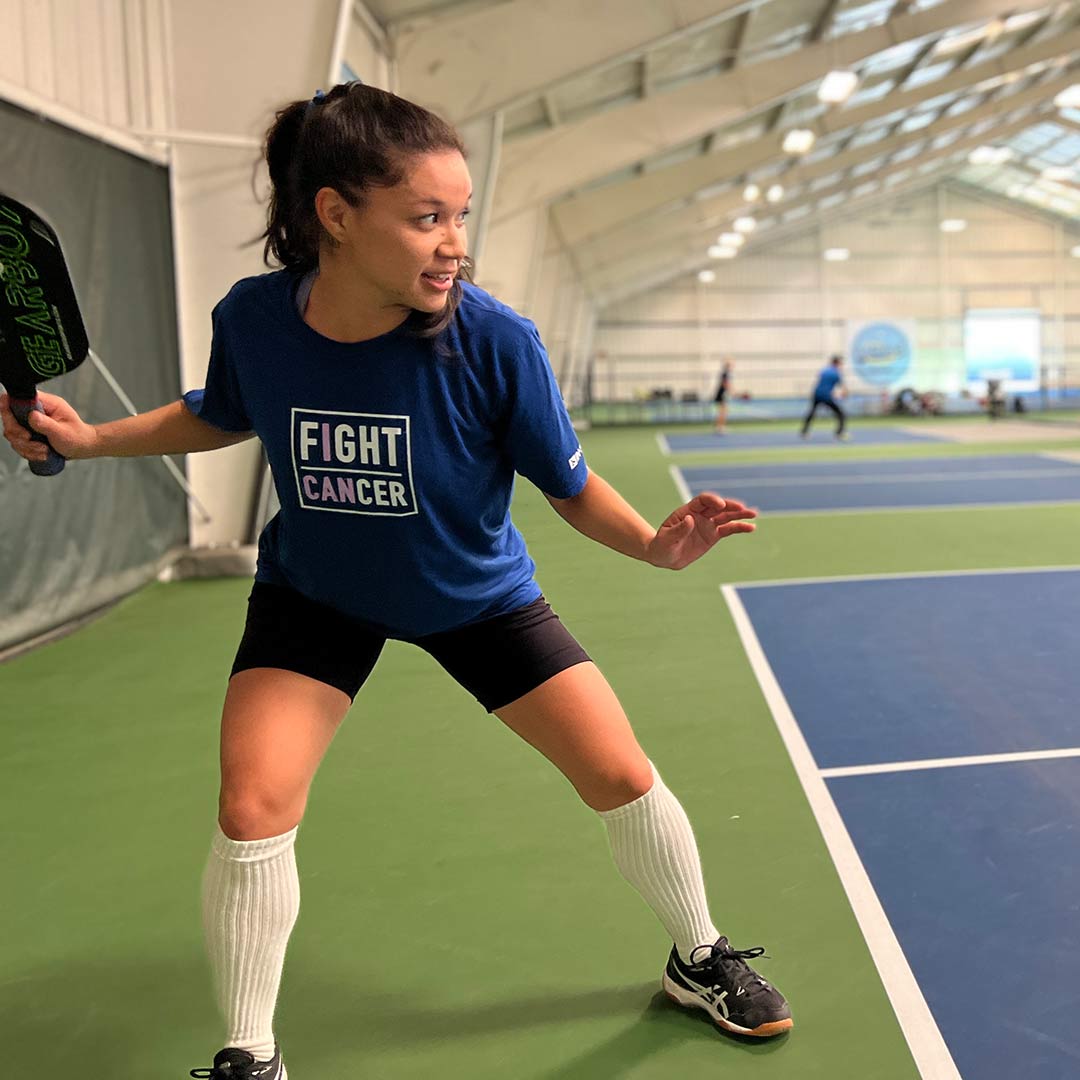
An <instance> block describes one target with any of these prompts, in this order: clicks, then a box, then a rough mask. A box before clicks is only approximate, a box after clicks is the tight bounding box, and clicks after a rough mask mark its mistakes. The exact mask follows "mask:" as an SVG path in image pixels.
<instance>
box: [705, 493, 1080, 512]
mask: <svg viewBox="0 0 1080 1080" xmlns="http://www.w3.org/2000/svg"><path fill="white" fill-rule="evenodd" d="M726 486H727V485H725V487H726ZM1078 502H1080V499H1057V500H1054V501H1052V502H999V503H936V504H934V503H931V504H925V505H923V504H919V503H911V504H910V505H907V504H905V505H903V506H845V507H832V506H826V507H822V508H821V509H820V510H817V509H815V510H762V511H761V514H762V516H763V517H768V518H778V517H841V516H844V515H849V514H906V513H908V512H910V511H916V512H918V513H926V512H928V511H935V512H936V511H944V512H946V513H950V514H951V513H953V511H955V510H1013V509H1015V510H1025V509H1031V508H1034V507H1047V506H1076V504H1077V503H1078Z"/></svg>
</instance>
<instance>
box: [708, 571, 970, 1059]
mask: <svg viewBox="0 0 1080 1080" xmlns="http://www.w3.org/2000/svg"><path fill="white" fill-rule="evenodd" d="M776 584H780V582H777V583H776ZM720 591H721V592H722V593H723V596H724V600H725V601H726V602H727V605H728V609H729V610H730V612H731V617H732V619H733V620H734V621H735V628H736V630H737V631H738V633H739V638H740V640H741V641H742V645H743V648H744V649H745V650H746V655H747V658H748V659H749V661H750V666H751V668H752V669H753V672H754V675H755V677H756V678H757V681H758V685H759V686H760V687H761V692H762V694H763V695H764V697H765V701H766V703H767V704H768V706H769V710H770V711H771V712H772V715H773V720H774V721H775V723H776V726H777V728H778V730H779V732H780V737H781V739H783V741H784V745H785V746H786V747H787V751H788V754H789V756H790V757H791V761H792V764H793V765H794V766H795V772H796V774H797V775H798V778H799V783H800V784H802V789H803V792H804V793H805V794H806V798H807V801H808V802H809V803H810V809H811V810H812V811H813V814H814V817H815V818H816V820H817V823H818V828H819V829H820V830H821V835H822V837H823V838H824V840H825V846H826V847H827V848H828V850H829V855H830V856H831V857H832V861H833V863H834V864H835V866H836V869H837V872H838V874H839V875H840V882H841V884H842V885H843V887H844V892H845V893H846V894H847V898H848V901H849V902H850V904H851V908H852V911H853V912H854V914H855V920H856V922H858V924H859V929H860V930H861V931H862V935H863V938H864V939H865V941H866V944H867V947H868V948H869V949H870V955H871V957H872V958H873V961H874V964H875V966H876V967H877V970H878V974H879V975H880V976H881V981H882V984H883V985H884V987H885V992H886V994H888V997H889V1001H890V1002H891V1004H892V1007H893V1011H894V1012H895V1013H896V1018H897V1020H898V1021H899V1024H900V1030H901V1031H902V1032H903V1033H904V1038H905V1039H906V1040H907V1044H908V1048H909V1049H910V1050H911V1055H912V1057H913V1058H914V1059H915V1065H916V1067H917V1068H918V1070H919V1073H920V1075H921V1076H922V1077H923V1080H962V1078H961V1076H960V1072H959V1070H958V1069H957V1068H956V1063H955V1062H954V1061H953V1059H952V1054H950V1053H949V1048H948V1047H947V1046H946V1045H945V1040H944V1038H942V1035H941V1031H940V1030H939V1029H938V1026H937V1023H936V1022H935V1020H934V1017H933V1015H932V1014H931V1012H930V1008H929V1006H928V1005H927V1004H926V999H925V998H924V997H923V994H922V991H921V990H920V989H919V984H918V982H917V981H916V979H915V975H914V973H913V972H912V970H911V966H910V964H908V961H907V957H906V956H904V952H903V949H901V948H900V942H899V941H897V939H896V934H895V932H894V931H893V928H892V926H891V925H890V923H889V920H888V917H887V916H886V915H885V911H884V909H883V908H882V906H881V901H880V900H879V899H878V895H877V893H876V892H875V891H874V887H873V885H872V884H871V882H870V877H869V875H868V874H867V872H866V868H865V867H864V866H863V864H862V860H861V859H860V858H859V855H858V852H857V851H856V850H855V845H854V843H853V842H852V840H851V837H850V835H849V834H848V831H847V828H846V827H845V825H844V822H843V819H842V818H841V817H840V812H839V811H838V810H837V809H836V804H835V803H834V802H833V799H832V796H831V795H830V794H829V789H828V787H827V786H826V784H825V779H824V777H823V776H822V775H821V770H820V769H819V768H818V766H817V762H816V761H814V757H813V755H812V754H811V753H810V747H809V746H808V745H807V743H806V740H805V739H804V738H803V734H802V731H801V730H800V729H799V725H798V723H797V722H796V720H795V717H794V715H793V714H792V712H791V707H790V706H789V705H788V702H787V699H786V698H785V697H784V693H783V691H782V690H781V689H780V684H779V683H778V682H777V680H776V676H775V675H774V674H773V670H772V667H771V666H770V664H769V661H768V660H767V659H766V658H765V652H764V650H763V649H762V647H761V643H760V642H759V641H758V638H757V634H756V633H755V631H754V627H753V625H752V624H751V622H750V618H749V616H748V615H747V614H746V609H745V608H744V607H743V604H742V600H740V598H739V595H738V593H737V592H736V591H735V587H734V586H732V585H722V586H721V587H720Z"/></svg>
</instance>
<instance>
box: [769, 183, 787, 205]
mask: <svg viewBox="0 0 1080 1080" xmlns="http://www.w3.org/2000/svg"><path fill="white" fill-rule="evenodd" d="M783 197H784V185H783V184H773V185H772V187H770V188H769V190H768V191H766V192H765V198H766V199H767V200H768V201H769V202H771V203H778V202H779V201H780V200H781V199H782V198H783Z"/></svg>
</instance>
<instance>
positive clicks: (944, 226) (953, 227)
mask: <svg viewBox="0 0 1080 1080" xmlns="http://www.w3.org/2000/svg"><path fill="white" fill-rule="evenodd" d="M967 226H968V223H967V222H966V221H965V220H964V219H963V218H946V219H945V220H944V221H943V222H942V223H941V231H942V232H951V233H958V232H963V231H964V230H965V229H966V228H967Z"/></svg>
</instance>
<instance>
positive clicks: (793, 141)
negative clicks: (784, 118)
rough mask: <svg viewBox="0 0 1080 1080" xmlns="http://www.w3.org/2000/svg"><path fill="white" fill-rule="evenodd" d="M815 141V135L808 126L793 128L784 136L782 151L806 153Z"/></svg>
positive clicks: (786, 152)
mask: <svg viewBox="0 0 1080 1080" xmlns="http://www.w3.org/2000/svg"><path fill="white" fill-rule="evenodd" d="M816 141H817V136H816V135H815V134H814V133H813V132H812V131H810V129H809V128H793V129H792V130H791V131H789V132H788V133H787V134H786V135H785V136H784V142H783V147H784V153H785V154H808V153H809V152H810V151H811V150H812V149H813V147H814V143H815V142H816Z"/></svg>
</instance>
